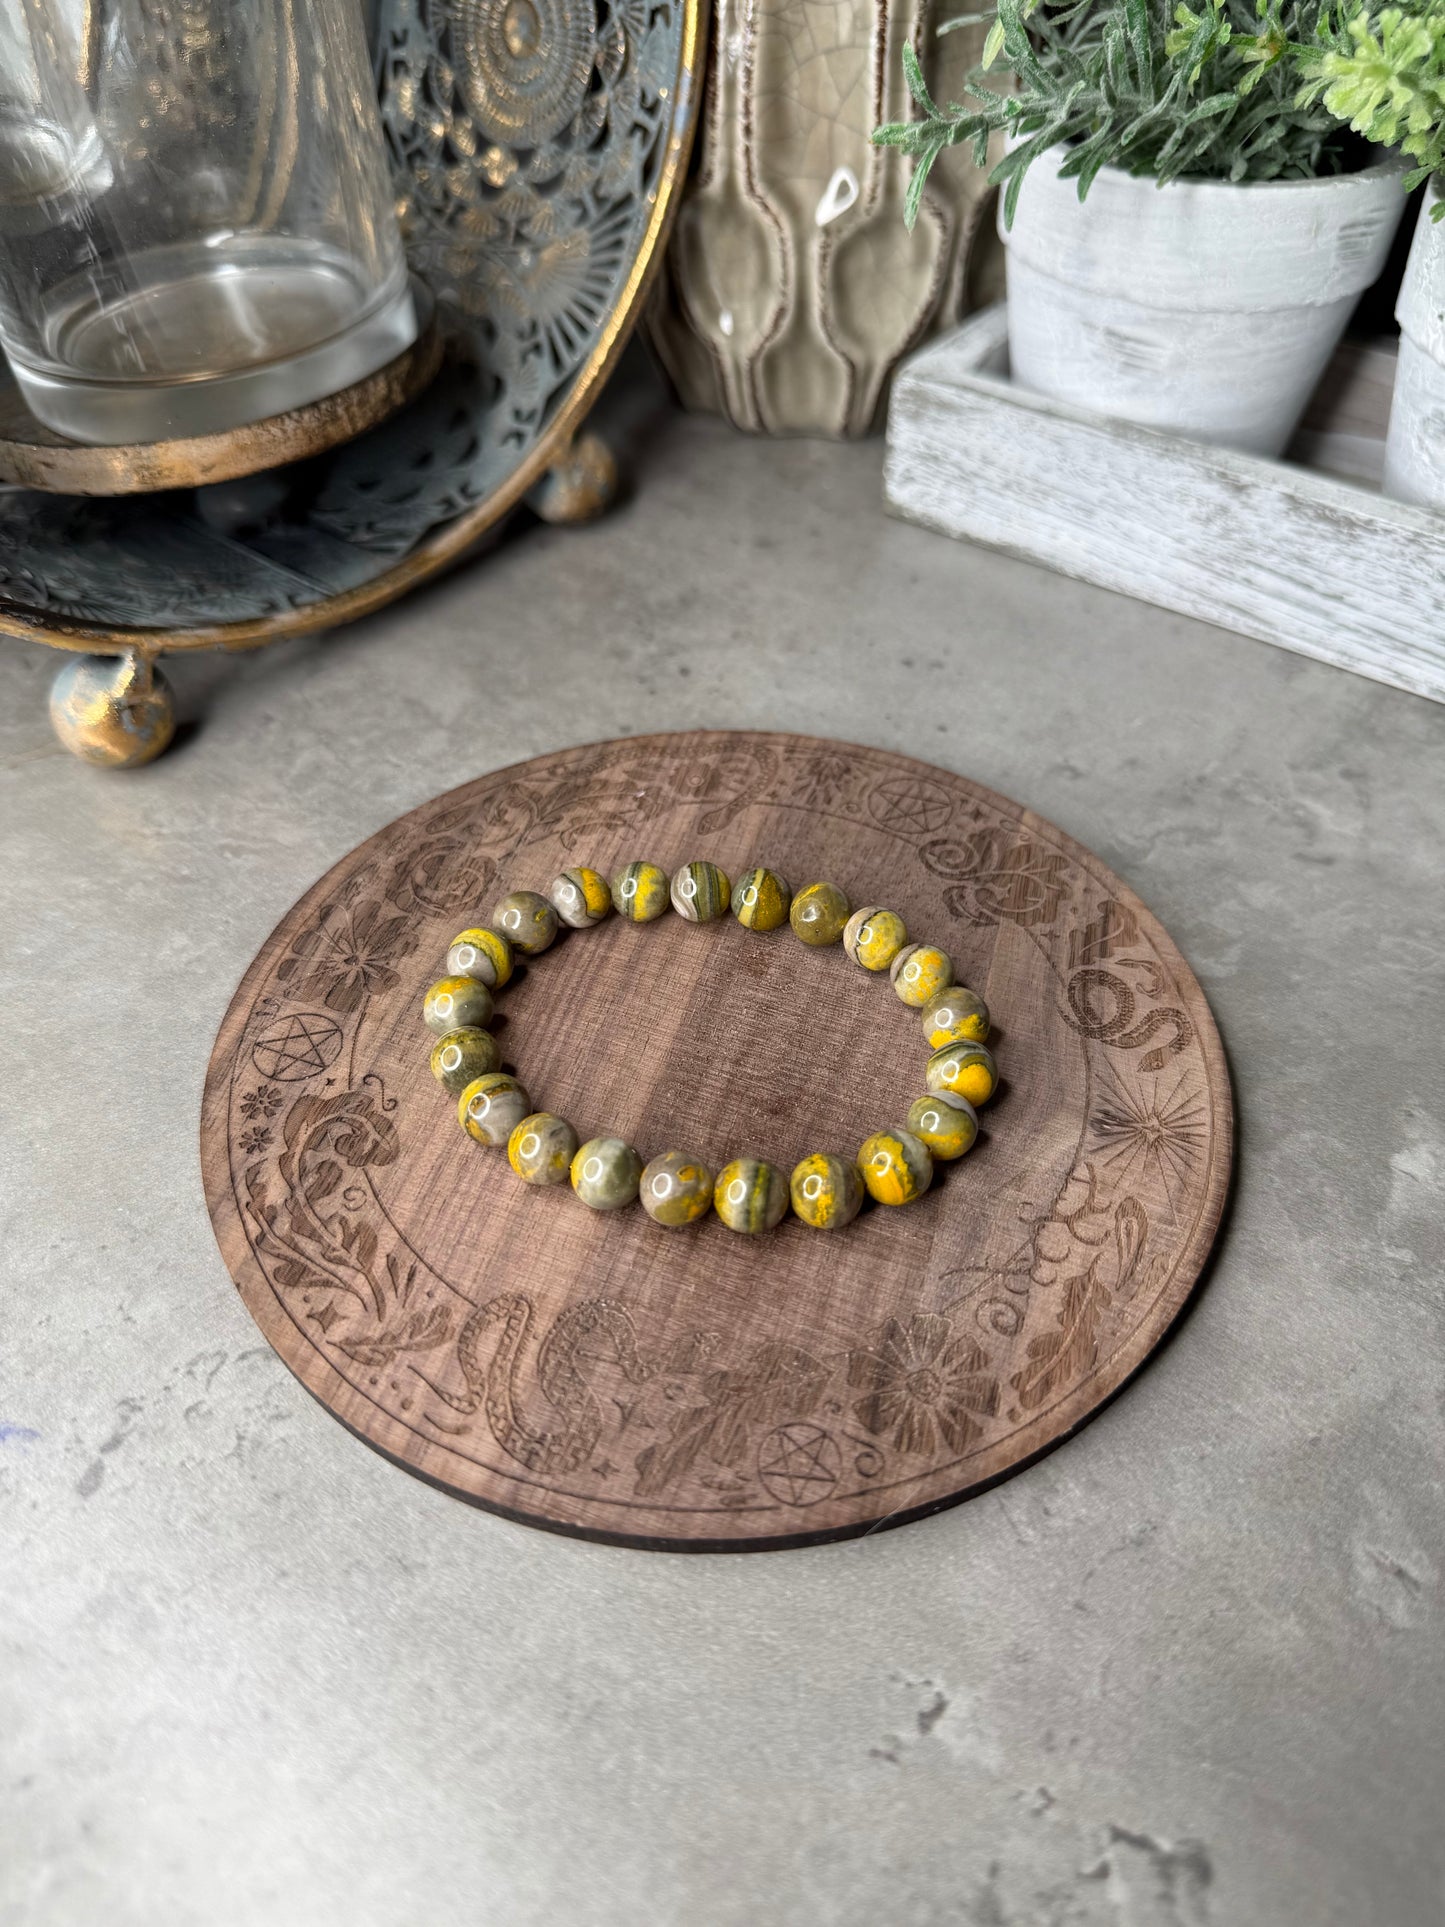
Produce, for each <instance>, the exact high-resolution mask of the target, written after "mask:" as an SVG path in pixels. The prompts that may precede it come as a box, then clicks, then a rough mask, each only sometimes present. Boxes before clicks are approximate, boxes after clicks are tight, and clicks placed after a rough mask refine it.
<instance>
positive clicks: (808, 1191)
mask: <svg viewBox="0 0 1445 1927" xmlns="http://www.w3.org/2000/svg"><path fill="white" fill-rule="evenodd" d="M788 1190H789V1193H790V1194H791V1196H792V1200H793V1210H794V1211H795V1212H796V1213H797V1215H798V1216H799V1217H800V1218H801V1219H802V1220H803V1223H804V1224H810V1225H811V1226H812V1227H813V1229H814V1230H815V1231H839V1230H841V1229H842V1227H843V1226H844V1225H845V1224H852V1222H853V1220H854V1219H855V1218H856V1217H857V1215H858V1213H859V1211H860V1210H861V1209H862V1205H863V1179H862V1175H861V1174H860V1172H859V1170H858V1167H857V1165H856V1164H854V1163H853V1162H852V1160H851V1159H850V1158H833V1157H829V1156H828V1155H827V1153H826V1152H823V1151H815V1152H814V1153H813V1154H812V1156H811V1157H806V1158H804V1159H803V1161H802V1163H801V1164H795V1165H794V1166H793V1176H792V1182H791V1183H790V1184H789V1186H788Z"/></svg>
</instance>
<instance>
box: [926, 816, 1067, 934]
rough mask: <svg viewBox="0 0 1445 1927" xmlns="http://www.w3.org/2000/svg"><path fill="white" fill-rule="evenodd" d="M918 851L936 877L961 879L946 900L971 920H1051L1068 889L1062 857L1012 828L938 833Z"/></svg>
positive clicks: (1027, 922)
mask: <svg viewBox="0 0 1445 1927" xmlns="http://www.w3.org/2000/svg"><path fill="white" fill-rule="evenodd" d="M918 854H919V856H920V857H921V858H922V859H923V861H924V863H925V864H926V865H927V867H928V868H929V869H930V870H932V871H933V873H934V875H935V876H941V877H947V878H950V879H955V880H956V883H955V887H954V888H953V889H951V890H945V891H944V893H943V901H944V902H945V903H946V904H947V905H948V907H949V909H950V910H951V911H952V912H953V914H954V915H955V916H958V917H966V918H967V919H968V920H969V922H970V923H997V922H998V921H999V919H1000V918H1001V917H1007V918H1008V919H1009V920H1010V922H1012V923H1017V924H1022V925H1023V926H1024V927H1025V928H1030V927H1032V926H1033V925H1035V924H1044V923H1052V922H1053V921H1054V919H1055V918H1056V917H1057V916H1058V914H1059V907H1060V905H1061V904H1062V902H1063V900H1064V894H1065V892H1066V890H1067V889H1068V881H1067V878H1066V877H1064V876H1063V874H1062V871H1063V868H1064V859H1063V857H1062V856H1061V855H1059V854H1058V853H1057V852H1056V851H1053V850H1046V849H1044V848H1043V847H1042V846H1041V845H1039V844H1037V843H1032V842H1030V841H1029V839H1028V838H1027V837H1016V836H1015V835H1014V833H1013V832H1012V831H1011V830H1004V829H996V830H972V831H970V832H969V833H968V835H967V836H961V837H952V836H940V837H935V838H933V839H932V841H930V842H928V843H924V844H923V845H922V846H921V847H920V849H919V852H918Z"/></svg>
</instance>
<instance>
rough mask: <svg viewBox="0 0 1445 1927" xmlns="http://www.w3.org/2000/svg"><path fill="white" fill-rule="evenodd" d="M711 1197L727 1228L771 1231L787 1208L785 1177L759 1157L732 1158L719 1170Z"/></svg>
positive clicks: (731, 1229)
mask: <svg viewBox="0 0 1445 1927" xmlns="http://www.w3.org/2000/svg"><path fill="white" fill-rule="evenodd" d="M712 1201H713V1208H714V1210H715V1211H716V1212H717V1214H718V1216H719V1217H720V1218H721V1219H722V1221H723V1223H724V1224H725V1225H726V1226H727V1228H728V1230H729V1231H746V1232H759V1231H771V1230H772V1228H773V1226H774V1225H775V1224H776V1223H777V1222H778V1220H779V1219H780V1218H781V1217H782V1215H783V1213H784V1212H785V1211H786V1210H787V1208H788V1180H787V1179H786V1178H785V1177H784V1176H783V1174H782V1172H781V1171H780V1170H778V1168H777V1166H776V1165H772V1164H764V1163H763V1162H762V1161H761V1159H759V1158H734V1159H733V1161H732V1163H731V1164H725V1165H724V1166H723V1168H722V1169H721V1171H719V1172H718V1174H717V1183H716V1184H715V1185H714V1186H713V1194H712Z"/></svg>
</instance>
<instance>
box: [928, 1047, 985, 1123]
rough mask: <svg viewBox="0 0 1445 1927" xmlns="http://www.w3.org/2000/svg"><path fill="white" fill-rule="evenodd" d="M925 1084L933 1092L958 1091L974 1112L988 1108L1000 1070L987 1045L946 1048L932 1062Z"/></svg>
mask: <svg viewBox="0 0 1445 1927" xmlns="http://www.w3.org/2000/svg"><path fill="white" fill-rule="evenodd" d="M923 1081H924V1082H925V1083H926V1084H927V1086H928V1088H929V1090H931V1091H956V1092H957V1093H958V1095H959V1096H960V1097H966V1098H967V1099H968V1101H969V1103H970V1104H972V1105H973V1107H974V1109H975V1110H977V1109H978V1107H979V1106H980V1105H981V1104H987V1102H988V1100H989V1099H990V1098H991V1097H992V1096H993V1094H994V1091H995V1089H996V1088H997V1085H998V1066H997V1064H995V1063H994V1061H993V1053H992V1052H991V1051H990V1050H988V1049H987V1048H986V1047H985V1046H984V1045H983V1044H972V1043H968V1042H966V1041H962V1040H961V1041H960V1042H958V1043H956V1044H945V1045H944V1046H943V1048H942V1049H941V1050H936V1051H935V1052H934V1053H933V1055H932V1057H930V1058H929V1060H928V1069H927V1070H926V1071H925V1072H924V1078H923Z"/></svg>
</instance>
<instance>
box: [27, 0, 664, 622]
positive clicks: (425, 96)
mask: <svg viewBox="0 0 1445 1927" xmlns="http://www.w3.org/2000/svg"><path fill="white" fill-rule="evenodd" d="M696 4H697V0H382V3H381V5H380V6H379V7H378V8H377V9H376V20H375V24H374V31H373V44H374V48H375V55H376V71H377V81H378V90H379V97H380V102H381V110H382V121H383V126H384V128H385V131H386V136H387V139H388V142H389V144H390V147H391V151H392V157H393V161H394V166H395V174H396V180H397V189H398V202H399V206H400V210H401V214H402V219H403V226H404V230H405V233H406V237H407V249H408V255H409V258H410V260H411V263H412V266H413V268H414V270H415V271H416V272H417V273H418V274H420V275H421V277H422V278H423V279H424V280H426V281H427V282H428V284H429V285H430V286H432V288H433V289H434V291H435V292H436V293H437V294H438V295H439V297H440V298H441V301H442V304H443V317H444V320H445V324H446V326H447V331H448V362H447V365H446V367H444V369H443V372H442V374H441V376H440V377H439V378H438V380H437V381H436V382H435V383H433V385H432V387H431V388H430V389H429V390H428V391H427V393H426V394H424V395H423V396H421V397H420V398H419V399H418V400H417V401H416V402H414V403H413V404H411V405H410V406H409V407H407V408H406V409H404V410H403V411H402V412H401V413H400V414H398V415H395V416H393V417H392V418H391V419H390V420H388V421H385V422H383V423H381V424H380V425H379V426H378V427H377V428H375V429H373V430H372V431H370V432H369V433H368V434H366V435H364V436H362V437H360V438H359V439H358V440H356V441H354V442H351V443H349V444H347V445H346V446H344V447H342V448H340V449H336V450H333V451H330V452H329V453H327V454H324V455H319V456H316V457H315V458H313V459H312V460H310V461H307V462H302V463H298V464H296V465H295V466H294V467H292V468H290V469H284V470H277V471H273V472H271V473H268V474H265V475H261V476H256V477H253V478H250V479H249V480H247V481H241V482H226V483H219V484H216V485H215V486H213V487H211V488H206V489H195V490H185V491H176V492H174V493H171V494H166V495H160V496H139V497H133V498H117V499H115V500H111V501H87V500H83V499H79V498H55V497H52V496H47V495H44V494H41V493H38V492H33V491H27V490H16V491H13V492H11V493H9V494H8V495H3V496H0V625H7V624H8V626H11V627H12V628H13V629H14V630H15V631H16V632H17V633H22V634H26V635H30V636H34V635H35V634H36V633H37V631H38V633H40V634H41V635H42V637H44V638H45V639H47V640H54V641H59V640H66V638H63V637H62V636H60V635H59V634H58V633H51V634H50V635H48V636H47V635H46V630H47V628H49V629H50V630H51V631H52V632H53V631H56V630H58V628H59V626H60V625H61V624H78V625H82V626H83V627H85V628H87V629H92V630H93V631H94V632H95V634H94V637H93V646H99V647H102V648H105V647H111V648H114V647H117V646H121V645H123V643H124V642H126V641H131V640H134V639H135V638H134V636H129V637H128V636H125V635H124V634H117V633H116V632H117V631H120V632H124V631H143V632H147V636H148V637H149V638H153V636H154V632H155V631H156V630H162V631H172V632H175V633H174V635H173V636H172V637H169V638H167V640H166V641H165V642H164V643H163V644H162V646H163V647H183V646H195V644H196V642H197V641H199V640H201V638H199V637H198V636H197V635H196V633H195V632H197V631H199V630H203V629H205V628H206V627H207V626H208V625H215V624H221V625H227V626H238V627H242V628H245V629H247V630H248V631H249V632H250V633H248V635H247V637H246V639H247V640H254V639H264V637H265V636H266V635H268V634H277V635H279V634H284V633H287V632H288V631H291V630H294V629H296V628H298V627H314V626H318V625H319V624H320V623H322V622H326V621H333V620H336V619H338V618H339V617H340V616H341V615H343V614H350V613H356V612H359V610H360V609H361V608H362V607H369V606H374V605H375V604H376V603H377V602H380V601H384V600H386V599H388V598H389V597H390V596H391V595H394V594H397V593H399V592H400V591H401V589H403V588H404V587H406V586H407V584H408V583H409V582H410V581H412V580H415V579H419V578H420V577H421V576H423V575H425V574H428V573H430V572H431V571H432V570H433V569H435V568H437V567H440V566H441V565H442V563H443V562H444V561H445V560H446V559H447V558H448V557H449V555H450V554H451V553H453V552H454V551H455V550H459V549H460V548H461V547H462V546H464V544H465V542H466V541H469V540H472V539H474V538H475V537H476V535H478V534H479V533H481V530H482V529H483V528H484V527H485V526H486V525H487V523H488V522H489V521H490V520H492V519H495V515H496V514H500V513H501V512H503V510H504V508H505V507H506V506H507V505H509V503H510V501H511V500H512V499H514V498H515V495H516V494H517V493H518V492H519V491H518V489H517V488H516V486H515V484H516V482H517V478H518V477H519V476H520V475H521V474H522V473H523V471H524V470H525V471H526V472H527V474H528V475H530V474H531V473H532V471H533V470H537V471H538V472H540V470H541V468H542V467H544V466H545V461H544V460H541V459H539V457H542V456H544V454H545V452H546V451H548V450H550V449H551V448H552V447H553V445H554V444H555V447H556V450H557V452H559V453H560V452H561V450H562V448H563V447H564V446H565V444H566V440H567V437H568V434H569V433H570V430H571V428H572V427H573V426H575V423H573V422H572V421H571V420H570V416H571V415H572V414H574V413H576V412H577V410H576V408H575V407H574V403H576V402H577V401H578V400H579V398H581V399H585V398H586V396H587V395H589V394H590V391H591V387H592V386H593V383H594V377H595V376H596V374H597V373H598V372H599V370H600V366H601V360H602V357H603V356H604V355H605V354H606V353H607V352H608V351H609V350H610V349H611V348H612V347H613V346H614V341H613V336H614V334H615V332H616V323H617V320H618V318H619V315H623V316H625V317H626V318H627V319H629V320H630V318H631V312H632V309H633V307H634V306H635V304H636V301H637V300H638V298H639V297H640V292H641V280H642V270H643V268H644V267H645V264H646V262H647V260H648V258H649V256H650V254H651V252H652V251H653V250H654V249H655V248H656V247H657V246H658V245H659V243H660V239H661V225H662V224H661V219H660V210H662V209H663V208H665V205H666V203H667V201H668V200H669V198H670V194H671V188H672V184H673V182H674V181H675V179H676V178H677V175H678V173H679V171H680V167H681V163H682V159H683V157H684V154H685V145H686V143H685V139H684V138H680V136H685V135H686V133H688V132H689V131H690V118H691V112H692V96H691V88H690V80H691V64H692V62H693V60H694V58H695V52H696V48H695V37H696V21H697V11H696ZM453 538H454V539H453ZM424 544H425V545H426V553H425V555H418V554H417V553H416V552H417V551H418V550H419V549H421V548H422V545H424ZM341 598H345V599H346V600H345V602H344V604H343V603H342V602H341V600H340V599H341ZM333 605H335V606H333ZM215 639H216V638H215V637H214V636H212V637H208V638H205V640H215ZM224 639H227V640H236V639H239V638H237V637H234V636H232V637H227V638H224ZM72 646H73V642H72Z"/></svg>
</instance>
